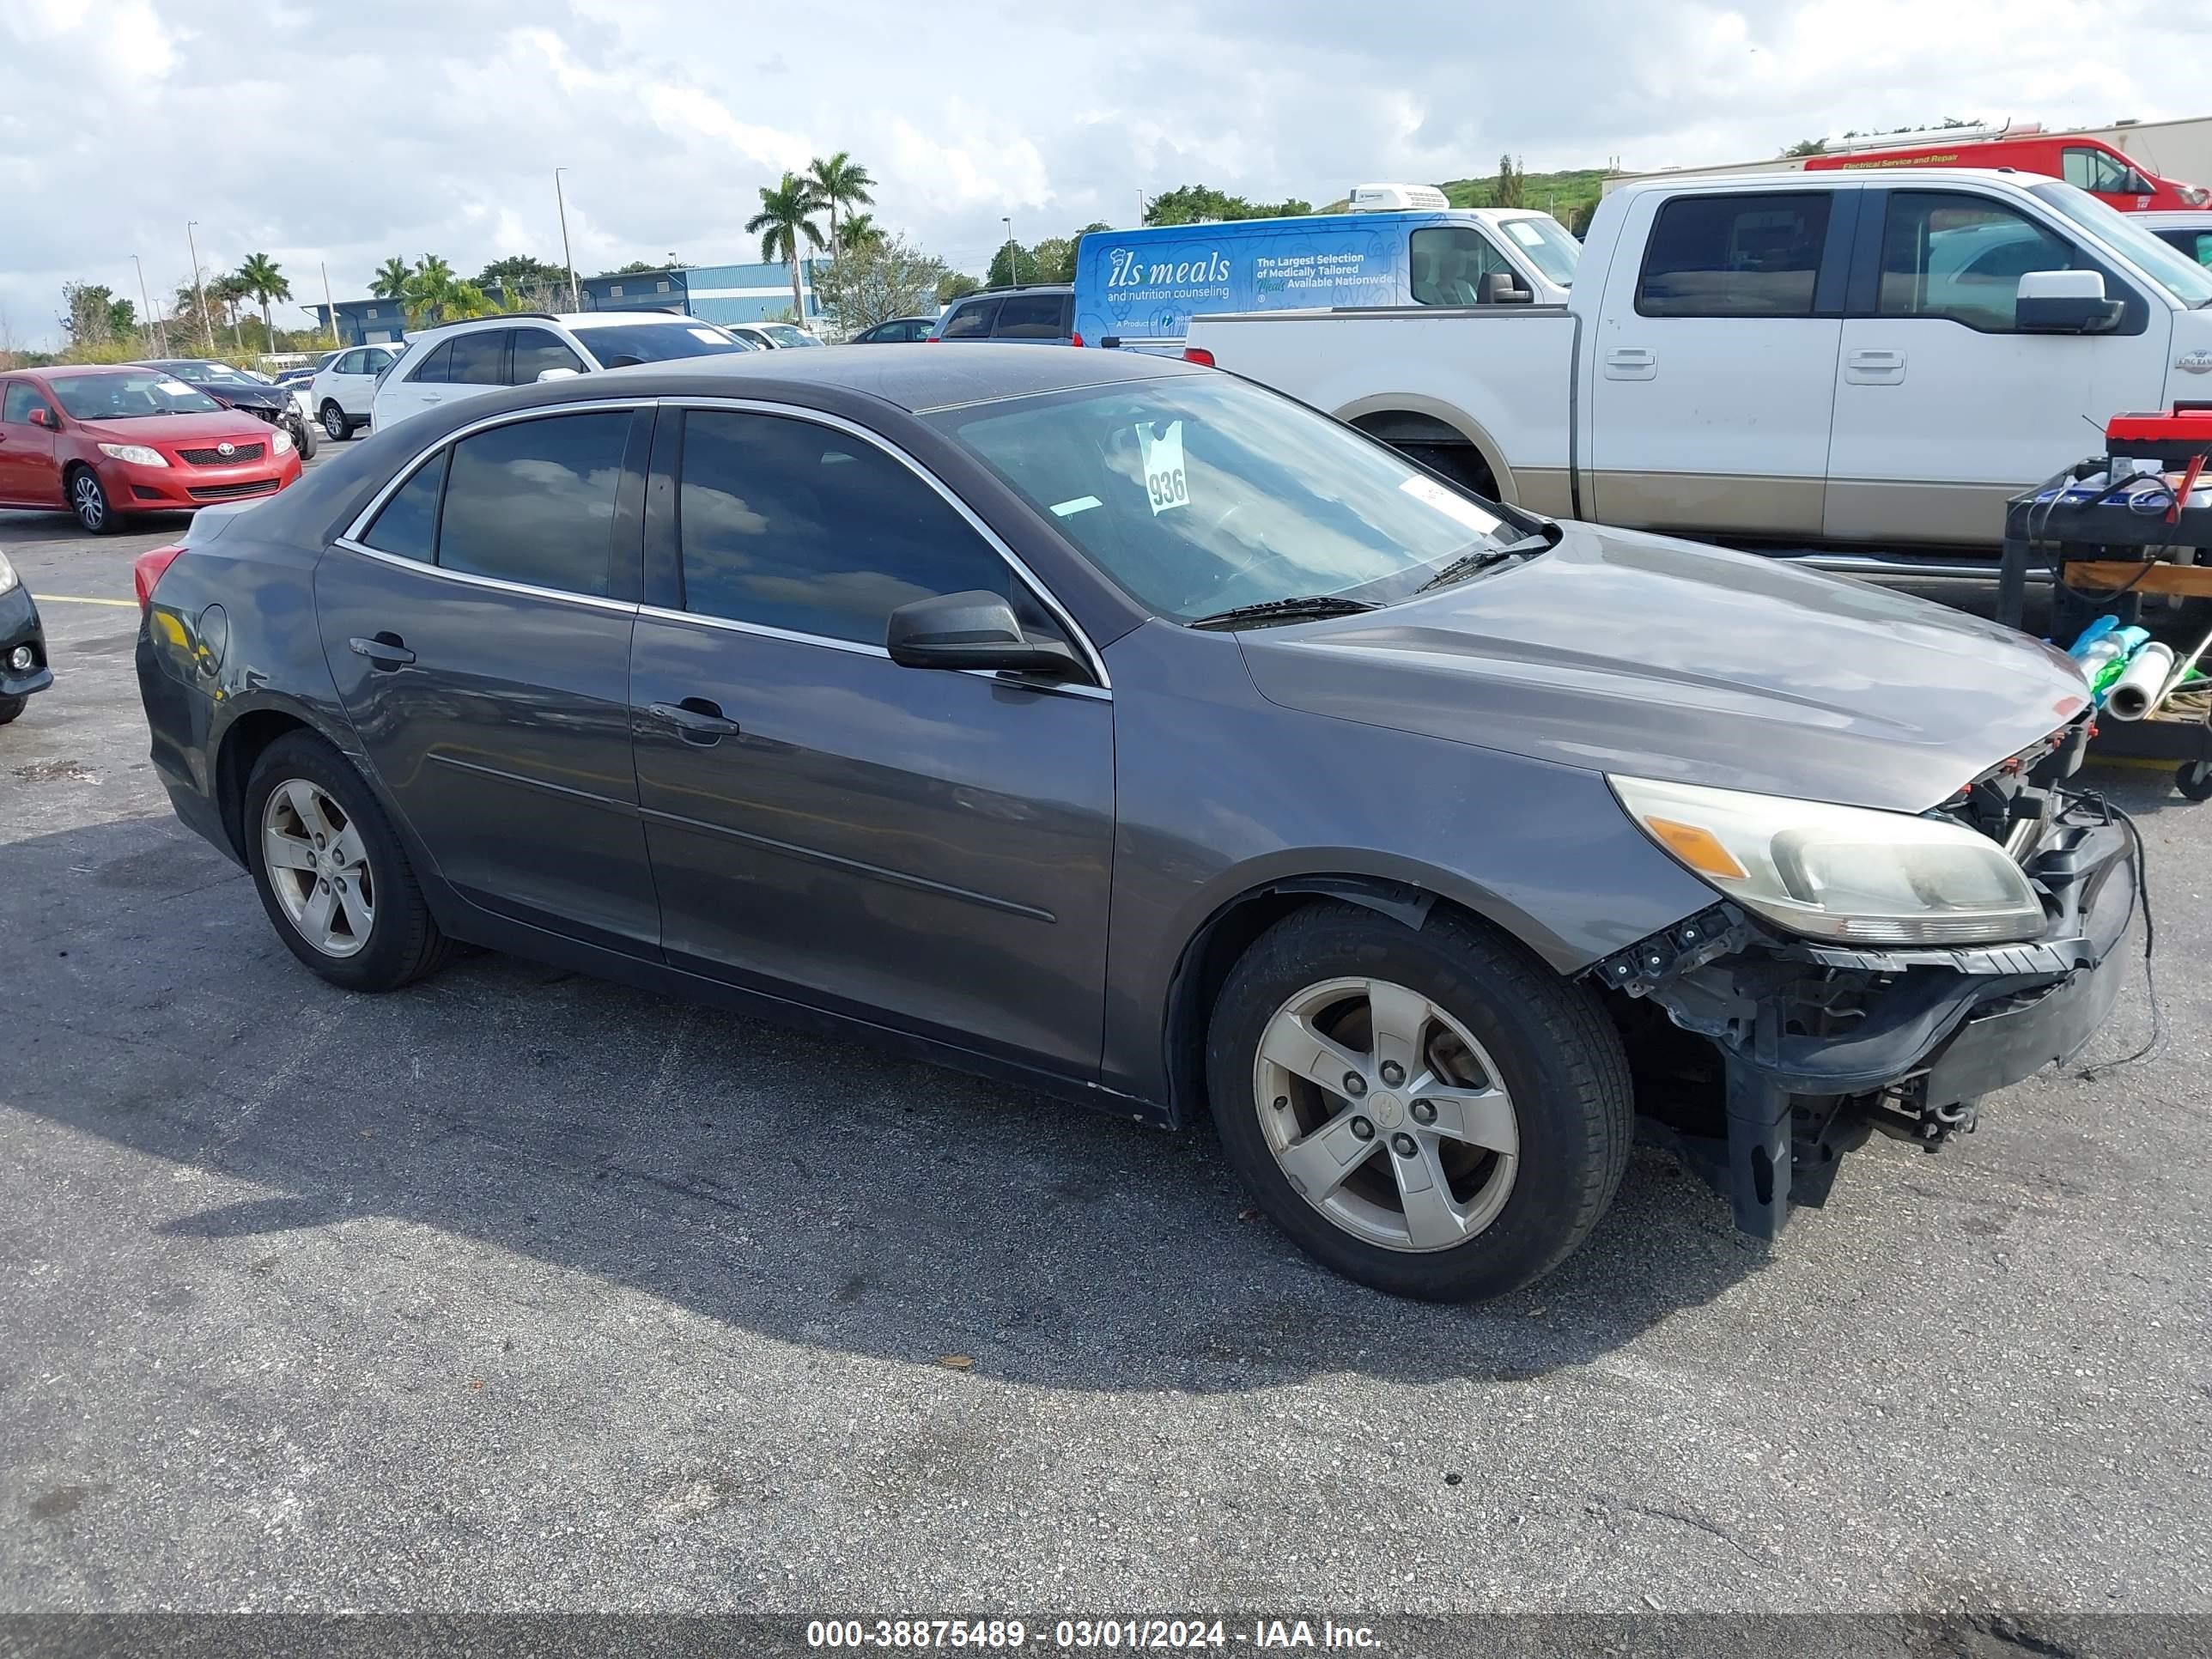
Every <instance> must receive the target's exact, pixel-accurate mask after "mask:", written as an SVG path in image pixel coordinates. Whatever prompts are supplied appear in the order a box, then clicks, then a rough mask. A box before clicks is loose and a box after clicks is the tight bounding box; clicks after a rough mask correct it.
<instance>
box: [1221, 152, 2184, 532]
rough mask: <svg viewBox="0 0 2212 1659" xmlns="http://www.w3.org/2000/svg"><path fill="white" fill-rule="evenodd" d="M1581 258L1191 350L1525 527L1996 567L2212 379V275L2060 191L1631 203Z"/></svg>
mask: <svg viewBox="0 0 2212 1659" xmlns="http://www.w3.org/2000/svg"><path fill="white" fill-rule="evenodd" d="M1585 241H1586V246H1585V251H1584V253H1583V264H1582V271H1583V280H1582V281H1580V282H1578V283H1576V285H1575V289H1574V297H1573V298H1572V299H1571V301H1568V303H1567V305H1566V306H1565V307H1559V308H1556V309H1555V308H1547V307H1529V306H1524V307H1518V308H1516V310H1515V311H1514V312H1513V313H1511V315H1510V318H1509V316H1508V315H1507V313H1505V312H1504V311H1503V310H1500V309H1497V308H1487V309H1477V310H1467V311H1456V312H1451V313H1437V314H1436V315H1433V316H1424V315H1421V314H1419V313H1408V312H1391V313H1378V314H1376V315H1373V316H1362V315H1359V314H1358V313H1307V314H1305V315H1301V316H1283V315H1270V314H1267V313H1245V314H1243V315H1226V316H1201V317H1196V318H1194V319H1192V320H1191V325H1190V336H1189V344H1188V349H1190V350H1191V351H1192V352H1194V354H1196V355H1197V356H1198V357H1199V359H1200V361H1211V362H1214V363H1217V364H1218V365H1219V366H1220V367H1221V368H1226V369H1233V370H1235V371H1236V372H1237V373H1238V374H1247V375H1249V376H1251V377H1252V378H1253V379H1255V380H1262V381H1265V382H1266V383H1267V385H1269V386H1277V387H1279V388H1280V389H1282V390H1283V391H1285V392H1290V393H1291V395H1292V396H1293V397H1296V398H1303V399H1304V400H1305V401H1306V402H1308V403H1310V404H1314V405H1315V406H1316V407H1317V408H1320V409H1322V410H1328V412H1329V413H1331V414H1334V415H1336V416H1339V417H1340V418H1341V419H1344V420H1346V421H1350V422H1353V423H1354V424H1356V425H1358V426H1359V427H1360V428H1363V429H1364V430H1366V431H1369V432H1371V433H1373V434H1374V435H1376V436H1377V437H1381V438H1383V439H1385V440H1387V441H1390V442H1393V443H1396V444H1400V445H1401V446H1403V447H1406V448H1407V450H1408V451H1409V452H1411V453H1413V454H1415V455H1417V456H1418V457H1419V458H1420V459H1423V460H1424V461H1425V462H1428V463H1429V464H1431V465H1435V466H1437V467H1438V468H1440V469H1442V470H1444V471H1449V472H1450V473H1452V474H1453V475H1454V476H1455V477H1459V478H1461V479H1462V480H1463V481H1465V482H1466V483H1468V484H1469V485H1470V486H1471V487H1473V488H1474V489H1478V490H1479V491H1481V492H1483V493H1486V494H1495V495H1500V496H1502V497H1504V499H1506V500H1509V501H1516V502H1518V503H1520V504H1521V505H1522V506H1526V507H1534V508H1536V509H1537V510H1539V511H1543V512H1550V513H1567V514H1571V515H1573V516H1577V517H1582V518H1589V519H1595V520H1602V521H1603V522H1605V523H1607V524H1619V525H1630V526H1641V527H1644V528H1647V529H1654V530H1666V531H1683V532H1693V533H1695V534H1698V535H1701V536H1718V537H1724V538H1745V539H1748V540H1757V541H1760V542H1763V543H1770V544H1771V543H1780V544H1783V545H1784V546H1796V547H1803V546H1807V545H1811V544H1820V543H1826V544H1832V545H1838V546H1863V545H1867V544H1872V545H1873V546H1875V547H1876V548H1883V549H1887V548H1889V547H1893V546H1899V545H1904V544H1915V543H1917V544H1939V545H1946V546H1954V547H1968V548H1978V549H1981V550H1987V551H1989V552H1991V553H1993V552H1994V551H1995V550H1996V548H1997V546H1998V545H1999V544H2000V543H2001V542H2002V538H2003V526H2004V502H2005V501H2006V499H2007V498H2008V497H2009V496H2011V495H2015V494H2016V493H2017V492H2018V491H2020V490H2021V489H2026V488H2027V487H2028V486H2029V485H2031V484H2033V483H2036V482H2038V481H2039V480H2040V479H2043V478H2046V477H2050V476H2051V474H2052V473H2054V472H2056V471H2058V470H2059V469H2061V468H2062V467H2066V466H2070V465H2073V464H2074V463H2075V461H2078V460H2079V459H2081V457H2082V455H2083V454H2084V453H2087V452H2088V451H2090V450H2093V449H2095V448H2096V447H2098V444H2099V441H2100V439H2099V435H2100V433H2101V432H2102V430H2103V428H2104V425H2105V422H2106V420H2107V419H2108V418H2109V417H2110V416H2112V415H2114V414H2116V413H2118V412H2120V411H2123V410H2131V409H2161V408H2164V407H2166V404H2169V403H2171V402H2172V400H2173V399H2175V398H2191V397H2201V396H2203V392H2202V390H2201V387H2202V386H2203V374H2202V372H2201V371H2202V370H2203V368H2204V367H2205V366H2206V364H2207V363H2208V362H2212V310H2208V309H2206V308H2205V307H2206V306H2207V304H2208V302H2212V271H2208V270H2205V269H2204V268H2203V266H2201V265H2198V264H2196V263H2195V262H2194V261H2192V260H2191V259H2189V258H2185V257H2184V256H2183V255H2182V254H2181V253H2179V252H2177V251H2176V250H2174V249H2173V248H2172V247H2169V246H2167V245H2166V243H2164V242H2162V241H2160V240H2159V239H2158V238H2157V237H2156V236H2154V235H2153V234H2150V232H2149V230H2148V229H2147V228H2145V226H2144V225H2143V223H2142V220H2141V219H2140V218H2139V217H2136V216H2131V215H2127V214H2121V213H2116V212H2114V211H2113V210H2112V209H2111V208H2109V207H2106V205H2105V204H2103V203H2101V202H2100V201H2098V200H2097V199H2096V198H2095V197H2093V196H2090V195H2087V193H2085V192H2083V191H2079V190H2076V189H2075V188H2074V186H2072V185H2066V184H2062V183H2059V182H2058V181H2057V180H2056V179H2027V178H2022V177H2017V176H2015V175H2012V174H2008V173H1963V172H1948V171H1942V170H1933V171H1929V172H1916V173H1913V174H1912V175H1911V177H1910V178H1905V177H1900V176H1899V175H1896V174H1893V173H1751V174H1743V175H1738V176H1734V177H1729V176H1721V177H1716V178H1699V179H1672V180H1669V179H1646V180H1638V181H1634V182H1631V183H1628V184H1626V185H1621V186H1620V188H1619V189H1617V190H1615V191H1613V193H1612V194H1611V195H1610V196H1607V197H1606V198H1605V200H1604V201H1603V202H1602V203H1601V204H1599V207H1598V210H1597V214H1596V216H1595V218H1594V219H1593V221H1592V222H1591V224H1590V228H1589V235H1588V237H1587V238H1586V239H1585Z"/></svg>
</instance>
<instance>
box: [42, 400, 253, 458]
mask: <svg viewBox="0 0 2212 1659" xmlns="http://www.w3.org/2000/svg"><path fill="white" fill-rule="evenodd" d="M77 425H78V428H79V429H80V430H81V431H82V432H83V433H85V434H86V435H88V436H89V437H93V438H105V439H106V440H107V441H108V442H110V443H118V444H160V445H162V446H164V447H167V448H170V449H173V448H175V447H177V446H178V445H179V444H193V445H199V444H213V443H220V442H222V441H223V440H224V439H225V438H228V439H229V440H230V441H232V442H233V443H241V444H258V443H263V442H265V441H267V440H268V437H269V428H267V427H265V426H264V425H263V424H262V423H261V422H259V421H257V420H255V419H254V418H253V416H251V415H240V414H236V413H234V412H233V411H232V410H228V409H225V410H216V412H215V413H213V414H211V415H138V416H126V417H125V418H123V419H120V420H100V421H80V422H77Z"/></svg>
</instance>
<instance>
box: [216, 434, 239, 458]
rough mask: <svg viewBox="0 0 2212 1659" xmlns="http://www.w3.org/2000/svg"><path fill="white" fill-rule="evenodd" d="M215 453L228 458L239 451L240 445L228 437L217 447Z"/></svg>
mask: <svg viewBox="0 0 2212 1659" xmlns="http://www.w3.org/2000/svg"><path fill="white" fill-rule="evenodd" d="M215 453H216V454H218V455H220V456H222V458H223V459H225V460H228V459H230V458H231V457H232V456H234V455H235V454H237V453H238V446H237V445H236V444H234V443H233V442H231V441H229V440H228V438H226V439H224V440H223V441H222V442H221V443H219V444H217V445H216V447H215Z"/></svg>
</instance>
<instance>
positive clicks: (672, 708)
mask: <svg viewBox="0 0 2212 1659" xmlns="http://www.w3.org/2000/svg"><path fill="white" fill-rule="evenodd" d="M646 712H647V714H651V715H652V716H653V718H654V719H655V720H666V721H667V722H668V723H669V724H670V725H671V726H674V727H675V728H676V730H677V732H678V735H679V736H681V737H682V738H683V739H684V742H686V743H696V744H701V745H702V747H707V748H712V747H713V746H714V744H718V743H720V742H721V740H722V739H723V738H733V737H735V736H737V735H738V723H737V722H736V721H735V720H727V719H725V718H724V717H723V714H722V706H721V705H720V703H717V702H708V700H707V699H706V698H704V697H686V698H684V701H683V702H656V703H651V704H648V705H647V709H646Z"/></svg>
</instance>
